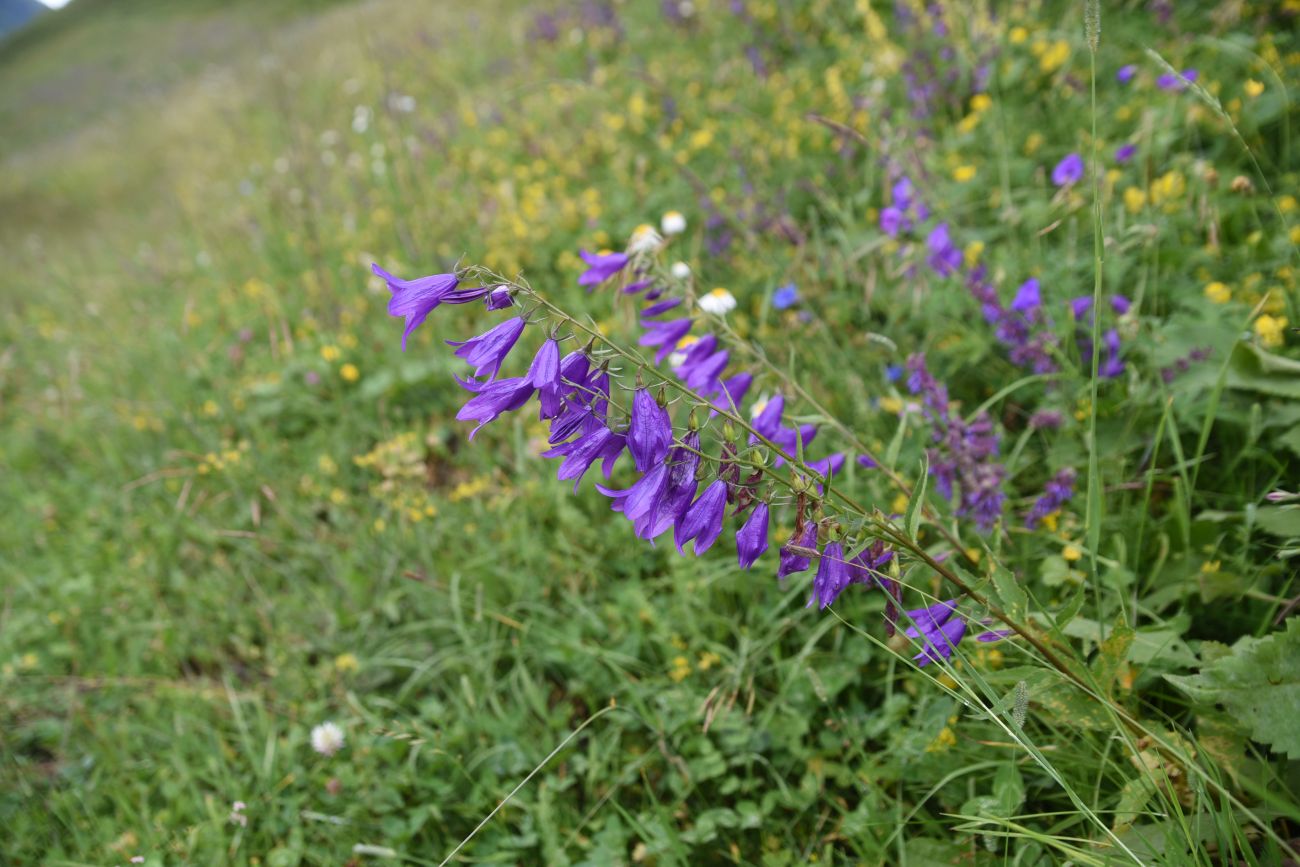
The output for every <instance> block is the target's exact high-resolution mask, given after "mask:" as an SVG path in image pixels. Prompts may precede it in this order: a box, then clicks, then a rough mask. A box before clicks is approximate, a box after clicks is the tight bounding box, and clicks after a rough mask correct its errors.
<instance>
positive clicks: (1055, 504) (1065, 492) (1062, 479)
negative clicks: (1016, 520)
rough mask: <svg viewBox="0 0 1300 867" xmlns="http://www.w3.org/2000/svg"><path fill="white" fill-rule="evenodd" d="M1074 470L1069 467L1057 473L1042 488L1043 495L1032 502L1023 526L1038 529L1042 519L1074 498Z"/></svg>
mask: <svg viewBox="0 0 1300 867" xmlns="http://www.w3.org/2000/svg"><path fill="white" fill-rule="evenodd" d="M1074 478H1075V474H1074V470H1073V469H1072V468H1070V467H1066V468H1065V469H1063V470H1061V471H1060V472H1058V473H1057V474H1056V475H1055V476H1053V477H1052V478H1051V480H1050V481H1048V483H1047V484H1046V485H1045V486H1044V488H1043V495H1042V496H1041V497H1039V498H1038V499H1037V500H1035V501H1034V506H1033V508H1032V509H1030V510H1029V514H1028V515H1026V516H1025V526H1026V527H1028V528H1029V529H1031V530H1036V529H1038V525H1039V524H1040V523H1042V521H1043V519H1044V518H1046V517H1047V516H1048V515H1050V514H1052V512H1055V511H1056V510H1057V509H1059V508H1061V506H1064V505H1065V504H1066V503H1068V502H1069V501H1070V498H1071V497H1073V496H1074Z"/></svg>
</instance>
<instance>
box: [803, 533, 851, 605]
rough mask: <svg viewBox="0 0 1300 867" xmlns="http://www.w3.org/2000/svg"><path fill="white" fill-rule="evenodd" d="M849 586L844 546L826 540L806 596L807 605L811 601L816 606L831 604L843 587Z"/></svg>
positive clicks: (810, 603)
mask: <svg viewBox="0 0 1300 867" xmlns="http://www.w3.org/2000/svg"><path fill="white" fill-rule="evenodd" d="M848 586H849V567H848V564H847V563H845V562H844V548H843V547H842V546H841V545H840V543H839V542H827V543H826V547H825V549H823V550H822V556H821V562H819V563H818V564H817V577H816V578H814V579H813V590H812V595H811V596H809V597H808V607H809V608H811V607H812V606H813V603H816V604H817V607H818V608H825V607H826V606H827V605H831V604H833V603H834V602H835V600H836V599H837V598H838V597H839V595H840V593H841V592H842V591H843V590H844V588H845V587H848Z"/></svg>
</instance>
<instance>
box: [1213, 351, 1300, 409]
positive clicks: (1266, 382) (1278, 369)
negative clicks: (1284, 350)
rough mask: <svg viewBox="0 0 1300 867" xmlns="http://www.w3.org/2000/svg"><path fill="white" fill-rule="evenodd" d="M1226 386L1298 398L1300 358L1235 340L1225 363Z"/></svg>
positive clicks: (1299, 394) (1299, 390)
mask: <svg viewBox="0 0 1300 867" xmlns="http://www.w3.org/2000/svg"><path fill="white" fill-rule="evenodd" d="M1228 387H1229V388H1235V389H1238V390H1241V391H1254V392H1259V393H1260V394H1272V395H1276V396H1278V397H1290V398H1296V399H1300V361H1293V360H1291V359H1289V358H1283V357H1282V356H1280V355H1273V354H1271V353H1268V352H1265V351H1264V350H1262V349H1260V348H1259V347H1258V346H1254V345H1252V344H1249V343H1238V344H1237V346H1236V348H1235V349H1233V350H1232V357H1231V359H1229V362H1228Z"/></svg>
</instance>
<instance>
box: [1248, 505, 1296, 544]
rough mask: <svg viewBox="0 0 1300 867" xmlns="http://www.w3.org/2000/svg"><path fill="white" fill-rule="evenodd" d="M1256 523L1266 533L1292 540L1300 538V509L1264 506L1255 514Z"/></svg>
mask: <svg viewBox="0 0 1300 867" xmlns="http://www.w3.org/2000/svg"><path fill="white" fill-rule="evenodd" d="M1255 523H1256V524H1257V525H1259V528H1260V529H1261V530H1263V531H1264V532H1265V533H1269V534H1271V535H1273V536H1280V537H1281V538H1283V539H1291V538H1294V537H1296V536H1300V508H1297V507H1295V506H1264V507H1262V508H1261V509H1260V510H1259V511H1258V512H1256V513H1255Z"/></svg>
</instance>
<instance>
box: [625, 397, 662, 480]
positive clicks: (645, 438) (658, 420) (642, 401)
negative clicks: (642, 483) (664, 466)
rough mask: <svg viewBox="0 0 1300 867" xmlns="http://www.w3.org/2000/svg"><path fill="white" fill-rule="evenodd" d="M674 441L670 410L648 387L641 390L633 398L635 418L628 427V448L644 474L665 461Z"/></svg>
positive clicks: (633, 415)
mask: <svg viewBox="0 0 1300 867" xmlns="http://www.w3.org/2000/svg"><path fill="white" fill-rule="evenodd" d="M672 441H673V426H672V420H671V419H670V418H669V417H668V410H666V409H664V408H663V407H662V406H660V405H659V403H658V401H656V400H655V399H654V396H653V395H651V394H650V392H649V391H648V390H646V389H644V388H639V389H637V391H636V394H635V395H634V396H633V397H632V419H631V422H630V424H629V425H628V429H627V447H628V451H629V452H630V453H631V454H632V461H633V462H634V463H635V464H636V468H637V469H638V470H640V471H641V472H643V473H644V472H646V471H647V470H649V469H650V468H651V467H653V466H654V465H655V464H657V463H659V462H660V461H662V460H663V459H664V456H665V455H667V454H668V446H669V445H670V444H671V443H672Z"/></svg>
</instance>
